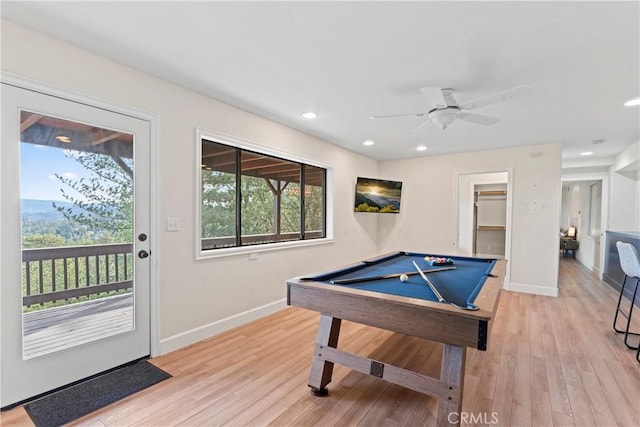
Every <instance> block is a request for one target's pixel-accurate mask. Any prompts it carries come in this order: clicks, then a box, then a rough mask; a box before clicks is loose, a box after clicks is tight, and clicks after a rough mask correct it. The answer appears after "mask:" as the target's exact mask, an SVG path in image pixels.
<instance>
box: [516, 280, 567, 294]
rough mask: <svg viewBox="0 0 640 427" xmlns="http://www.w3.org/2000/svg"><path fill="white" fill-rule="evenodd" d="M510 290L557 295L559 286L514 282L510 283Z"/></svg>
mask: <svg viewBox="0 0 640 427" xmlns="http://www.w3.org/2000/svg"><path fill="white" fill-rule="evenodd" d="M508 289H509V290H510V291H514V292H523V293H525V294H534V295H543V296H547V297H557V296H558V288H557V287H555V288H550V287H548V286H537V285H529V284H526V283H514V282H511V283H510V284H509V288H508Z"/></svg>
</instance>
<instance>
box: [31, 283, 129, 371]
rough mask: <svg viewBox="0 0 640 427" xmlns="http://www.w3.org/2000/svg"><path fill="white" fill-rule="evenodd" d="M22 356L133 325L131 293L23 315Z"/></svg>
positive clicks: (91, 339) (127, 328)
mask: <svg viewBox="0 0 640 427" xmlns="http://www.w3.org/2000/svg"><path fill="white" fill-rule="evenodd" d="M23 325H24V330H23V342H24V348H23V354H24V358H25V359H31V358H34V357H38V356H42V355H43V354H47V353H51V352H53V351H58V350H63V349H65V348H69V347H74V346H76V345H80V344H84V343H86V342H89V341H94V340H97V339H100V338H105V337H108V336H111V335H115V334H118V333H121V332H124V331H128V330H131V329H132V328H133V325H134V323H133V294H131V293H129V294H125V295H117V296H114V297H108V298H102V299H97V300H93V301H87V302H81V303H77V304H70V305H65V306H61V307H54V308H49V309H46V310H40V311H32V312H30V313H25V314H24V315H23Z"/></svg>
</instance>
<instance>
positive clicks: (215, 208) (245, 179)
mask: <svg viewBox="0 0 640 427" xmlns="http://www.w3.org/2000/svg"><path fill="white" fill-rule="evenodd" d="M240 186H241V187H240V188H241V192H242V193H241V194H242V204H241V208H242V215H241V221H242V235H243V236H252V235H259V234H273V233H275V231H276V215H275V212H276V210H275V202H276V196H275V194H274V190H275V191H277V189H278V186H280V190H281V197H280V230H281V232H282V233H299V232H300V213H301V212H300V206H301V197H300V184H298V183H295V182H284V181H276V180H269V181H267V180H266V179H264V178H258V177H253V176H248V175H243V176H242V179H241V183H240ZM322 190H323V189H322V187H319V186H306V190H305V191H307V193H305V194H306V196H305V202H306V203H305V230H307V231H312V230H313V231H317V230H321V229H322V228H323V191H322ZM235 201H236V182H235V174H231V173H224V172H218V171H210V170H207V169H203V170H202V238H215V237H229V236H235V221H236V203H235Z"/></svg>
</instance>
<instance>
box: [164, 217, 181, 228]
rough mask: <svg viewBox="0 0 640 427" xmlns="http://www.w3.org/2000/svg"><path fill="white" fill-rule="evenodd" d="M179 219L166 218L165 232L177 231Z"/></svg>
mask: <svg viewBox="0 0 640 427" xmlns="http://www.w3.org/2000/svg"><path fill="white" fill-rule="evenodd" d="M179 230H180V218H178V217H175V216H170V217H167V231H179Z"/></svg>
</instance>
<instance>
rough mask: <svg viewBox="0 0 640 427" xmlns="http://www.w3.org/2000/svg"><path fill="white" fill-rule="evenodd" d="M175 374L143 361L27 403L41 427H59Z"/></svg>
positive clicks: (28, 409)
mask: <svg viewBox="0 0 640 427" xmlns="http://www.w3.org/2000/svg"><path fill="white" fill-rule="evenodd" d="M167 378H171V375H169V374H168V373H166V372H165V371H163V370H162V369H160V368H156V367H155V366H153V365H152V364H151V363H149V362H147V361H145V360H142V361H139V362H136V363H134V364H131V365H126V366H123V367H121V368H117V369H114V370H112V371H109V372H107V373H105V374H102V375H98V376H96V377H93V378H91V379H88V380H86V381H83V382H80V383H78V384H76V385H73V386H71V387H69V388H65V389H63V390H60V391H57V392H55V393H52V394H49V395H47V396H44V397H42V398H40V399H38V400H35V401H33V402H30V403H27V404H26V405H25V406H24V408H25V409H26V411H27V413H28V414H29V416H30V417H31V420H32V421H33V422H34V424H35V425H36V426H37V427H57V426H61V425H63V424H66V423H69V422H71V421H73V420H75V419H78V418H80V417H82V416H84V415H87V414H90V413H91V412H94V411H97V410H98V409H100V408H104V407H105V406H107V405H109V404H111V403H113V402H117V401H118V400H120V399H124V398H125V397H127V396H130V395H132V394H134V393H137V392H139V391H140V390H143V389H145V388H147V387H150V386H152V385H154V384H156V383H159V382H160V381H163V380H166V379H167Z"/></svg>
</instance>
